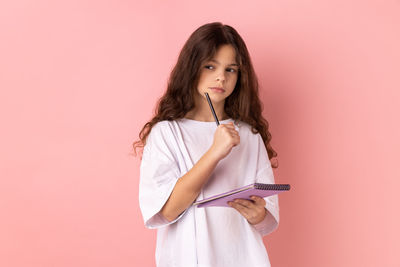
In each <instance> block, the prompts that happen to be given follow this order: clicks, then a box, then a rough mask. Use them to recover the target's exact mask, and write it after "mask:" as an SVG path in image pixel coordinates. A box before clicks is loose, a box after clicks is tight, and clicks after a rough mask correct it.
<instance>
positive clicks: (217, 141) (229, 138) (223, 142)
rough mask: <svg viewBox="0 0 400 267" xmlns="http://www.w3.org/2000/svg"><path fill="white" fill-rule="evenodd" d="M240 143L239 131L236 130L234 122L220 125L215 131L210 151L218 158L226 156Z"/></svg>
mask: <svg viewBox="0 0 400 267" xmlns="http://www.w3.org/2000/svg"><path fill="white" fill-rule="evenodd" d="M239 143H240V136H239V132H238V131H236V129H235V126H234V124H233V122H229V123H228V124H220V125H218V128H217V130H216V131H215V133H214V142H213V144H212V145H211V147H210V152H211V153H212V154H213V155H214V156H215V157H216V158H217V159H218V160H221V159H223V158H225V157H226V156H227V155H228V154H229V153H230V152H231V150H232V148H233V147H234V146H237V145H238V144H239Z"/></svg>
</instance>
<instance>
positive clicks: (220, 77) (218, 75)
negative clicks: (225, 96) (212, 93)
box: [216, 71, 225, 82]
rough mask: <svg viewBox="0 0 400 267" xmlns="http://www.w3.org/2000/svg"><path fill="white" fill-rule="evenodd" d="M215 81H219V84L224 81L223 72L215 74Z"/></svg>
mask: <svg viewBox="0 0 400 267" xmlns="http://www.w3.org/2000/svg"><path fill="white" fill-rule="evenodd" d="M216 80H217V81H221V82H223V81H225V72H224V71H223V72H219V73H218V74H217V77H216Z"/></svg>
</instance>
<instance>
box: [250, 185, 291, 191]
mask: <svg viewBox="0 0 400 267" xmlns="http://www.w3.org/2000/svg"><path fill="white" fill-rule="evenodd" d="M254 188H256V189H261V190H276V191H283V190H290V185H289V184H260V183H255V184H254Z"/></svg>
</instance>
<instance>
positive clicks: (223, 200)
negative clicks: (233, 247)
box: [193, 184, 290, 208]
mask: <svg viewBox="0 0 400 267" xmlns="http://www.w3.org/2000/svg"><path fill="white" fill-rule="evenodd" d="M254 185H255V184H250V185H246V186H243V187H240V188H236V189H234V190H231V191H228V192H225V193H222V194H218V195H215V196H212V197H209V198H205V199H203V200H199V201H197V202H195V203H193V205H197V207H198V208H202V207H215V206H217V207H230V206H229V204H228V201H233V200H234V199H236V198H243V199H248V200H251V198H250V196H259V197H262V198H264V197H268V196H272V195H275V194H279V193H281V192H283V191H287V190H290V185H277V186H278V187H280V188H279V189H277V190H267V189H256V188H254ZM273 186H274V185H273ZM245 188H247V189H245ZM243 189H244V190H243ZM241 190H243V191H241ZM237 191H239V192H237ZM234 192H237V193H234Z"/></svg>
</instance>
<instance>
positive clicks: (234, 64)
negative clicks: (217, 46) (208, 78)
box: [210, 59, 239, 67]
mask: <svg viewBox="0 0 400 267" xmlns="http://www.w3.org/2000/svg"><path fill="white" fill-rule="evenodd" d="M210 61H212V62H215V63H217V64H220V63H219V62H218V61H217V60H215V59H211V60H210ZM228 66H238V67H239V65H238V64H236V63H232V64H229V65H228Z"/></svg>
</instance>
